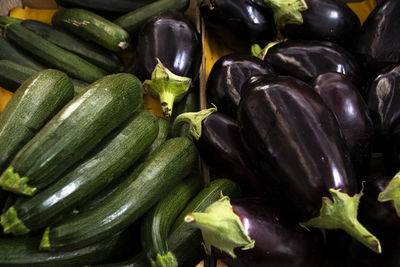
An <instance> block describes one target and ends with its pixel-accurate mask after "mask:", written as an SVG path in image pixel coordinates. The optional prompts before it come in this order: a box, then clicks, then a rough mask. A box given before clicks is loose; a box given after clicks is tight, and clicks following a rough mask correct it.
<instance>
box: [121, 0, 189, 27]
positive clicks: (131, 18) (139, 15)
mask: <svg viewBox="0 0 400 267" xmlns="http://www.w3.org/2000/svg"><path fill="white" fill-rule="evenodd" d="M189 2H190V1H189V0H158V1H155V2H153V3H151V4H148V5H145V6H144V7H141V8H138V9H136V10H133V11H131V12H129V13H127V14H125V15H123V16H121V17H119V18H117V19H116V20H115V21H114V23H115V24H117V25H119V26H121V27H122V28H124V29H125V30H126V31H127V32H129V33H130V34H134V33H137V32H138V31H139V30H140V29H141V28H142V26H143V25H144V24H145V23H146V22H147V21H148V20H149V19H150V18H152V17H153V16H155V15H157V14H158V13H161V12H163V11H167V10H170V11H184V10H186V9H187V8H188V6H189Z"/></svg>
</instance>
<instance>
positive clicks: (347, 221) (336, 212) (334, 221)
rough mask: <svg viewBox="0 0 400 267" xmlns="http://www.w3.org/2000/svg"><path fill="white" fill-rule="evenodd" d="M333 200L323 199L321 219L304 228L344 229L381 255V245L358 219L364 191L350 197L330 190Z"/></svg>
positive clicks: (306, 223) (307, 224)
mask: <svg viewBox="0 0 400 267" xmlns="http://www.w3.org/2000/svg"><path fill="white" fill-rule="evenodd" d="M329 192H330V194H331V196H332V200H331V199H330V198H328V197H323V198H322V206H321V210H320V215H319V217H315V218H312V219H310V220H309V221H307V222H304V223H300V225H301V226H302V227H305V228H307V227H316V228H321V229H342V230H344V231H346V232H347V233H348V234H349V235H351V236H352V237H354V238H355V239H357V240H358V241H359V242H361V243H362V244H364V245H365V246H367V247H368V248H370V249H371V250H372V251H374V252H376V253H381V252H382V249H381V244H380V242H379V240H378V238H376V237H375V236H374V235H372V234H371V233H370V232H369V231H368V230H367V229H366V228H365V227H364V226H363V225H362V224H361V223H360V222H359V221H358V219H357V210H358V204H359V202H360V198H361V196H362V195H363V193H362V190H361V192H360V193H359V194H355V195H354V196H352V197H351V196H349V195H348V194H346V193H342V192H340V191H339V190H335V189H330V190H329Z"/></svg>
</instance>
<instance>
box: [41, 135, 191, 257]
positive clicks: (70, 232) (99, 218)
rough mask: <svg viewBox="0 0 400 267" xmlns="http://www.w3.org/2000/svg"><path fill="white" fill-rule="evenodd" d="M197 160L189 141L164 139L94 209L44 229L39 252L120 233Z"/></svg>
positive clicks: (184, 139)
mask: <svg viewBox="0 0 400 267" xmlns="http://www.w3.org/2000/svg"><path fill="white" fill-rule="evenodd" d="M196 159H197V150H196V148H195V146H194V144H193V143H192V141H190V140H189V139H188V138H184V137H181V138H179V137H178V138H172V139H169V140H167V141H166V142H165V143H163V144H162V145H161V146H160V148H159V149H158V150H157V151H155V152H154V153H152V154H151V155H150V157H148V158H147V159H146V160H145V161H144V162H143V163H142V164H141V165H140V166H139V167H137V168H136V169H135V171H134V172H133V173H132V174H131V175H130V176H129V177H128V178H127V179H126V180H125V181H124V182H123V183H122V184H121V185H120V186H119V187H118V189H117V190H116V191H114V193H113V194H111V195H110V196H109V197H108V198H106V199H105V200H104V202H103V203H102V204H100V205H99V206H98V207H97V208H96V209H94V210H90V211H88V212H85V213H81V214H78V215H77V216H74V217H71V218H68V219H67V220H65V221H63V222H61V223H60V224H56V225H54V226H52V227H50V228H47V229H46V231H45V233H44V235H43V238H42V242H41V245H40V249H42V250H52V249H54V250H59V249H71V248H77V247H80V246H86V245H88V244H91V243H94V242H97V241H98V240H101V239H103V238H105V237H106V236H107V235H110V234H113V233H116V232H117V231H120V230H121V229H123V228H124V227H126V226H127V225H129V224H132V223H133V222H135V221H136V220H137V219H139V218H140V217H141V216H142V215H144V213H146V212H147V211H148V210H149V209H150V208H151V207H152V206H153V205H154V204H156V202H157V201H159V199H161V198H162V197H163V194H165V193H166V192H169V191H170V190H171V189H172V188H173V187H174V185H175V184H176V183H177V182H179V181H180V180H181V179H183V178H185V177H186V176H187V175H188V174H189V173H190V172H191V170H192V169H193V166H194V163H195V162H196Z"/></svg>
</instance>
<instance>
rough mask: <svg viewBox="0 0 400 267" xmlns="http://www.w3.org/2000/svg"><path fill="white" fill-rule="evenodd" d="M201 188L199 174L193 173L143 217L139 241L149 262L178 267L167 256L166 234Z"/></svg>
mask: <svg viewBox="0 0 400 267" xmlns="http://www.w3.org/2000/svg"><path fill="white" fill-rule="evenodd" d="M202 186H203V179H202V177H201V176H200V173H198V172H193V173H192V174H190V175H189V177H187V178H185V179H184V180H182V181H180V182H179V183H177V184H176V185H175V188H174V189H173V190H172V191H171V192H170V193H168V195H166V196H165V197H164V198H162V199H161V200H160V201H159V202H158V203H157V205H156V206H155V207H154V208H152V209H151V210H150V211H149V212H148V213H147V215H146V216H145V217H144V219H143V220H142V224H141V240H142V247H143V249H144V251H146V254H147V257H148V259H149V262H154V263H153V264H156V263H158V262H159V261H161V262H165V263H167V264H166V265H168V266H170V267H172V266H178V262H177V261H176V259H175V256H173V255H172V253H169V254H168V244H167V239H168V233H169V230H170V228H171V226H172V224H173V223H174V221H175V219H176V217H177V216H178V215H179V213H180V212H181V211H182V209H183V208H184V207H185V206H186V204H187V203H188V202H189V201H190V200H192V198H193V197H194V196H195V195H196V194H197V193H198V192H199V191H200V190H201V188H202Z"/></svg>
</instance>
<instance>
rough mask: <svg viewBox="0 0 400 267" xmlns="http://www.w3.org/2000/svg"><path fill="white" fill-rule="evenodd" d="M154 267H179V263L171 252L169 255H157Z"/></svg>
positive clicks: (152, 263)
mask: <svg viewBox="0 0 400 267" xmlns="http://www.w3.org/2000/svg"><path fill="white" fill-rule="evenodd" d="M151 266H152V267H178V261H177V259H176V258H175V256H174V254H173V253H172V252H171V251H168V253H167V254H164V255H160V254H157V256H156V259H155V260H153V261H151Z"/></svg>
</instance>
